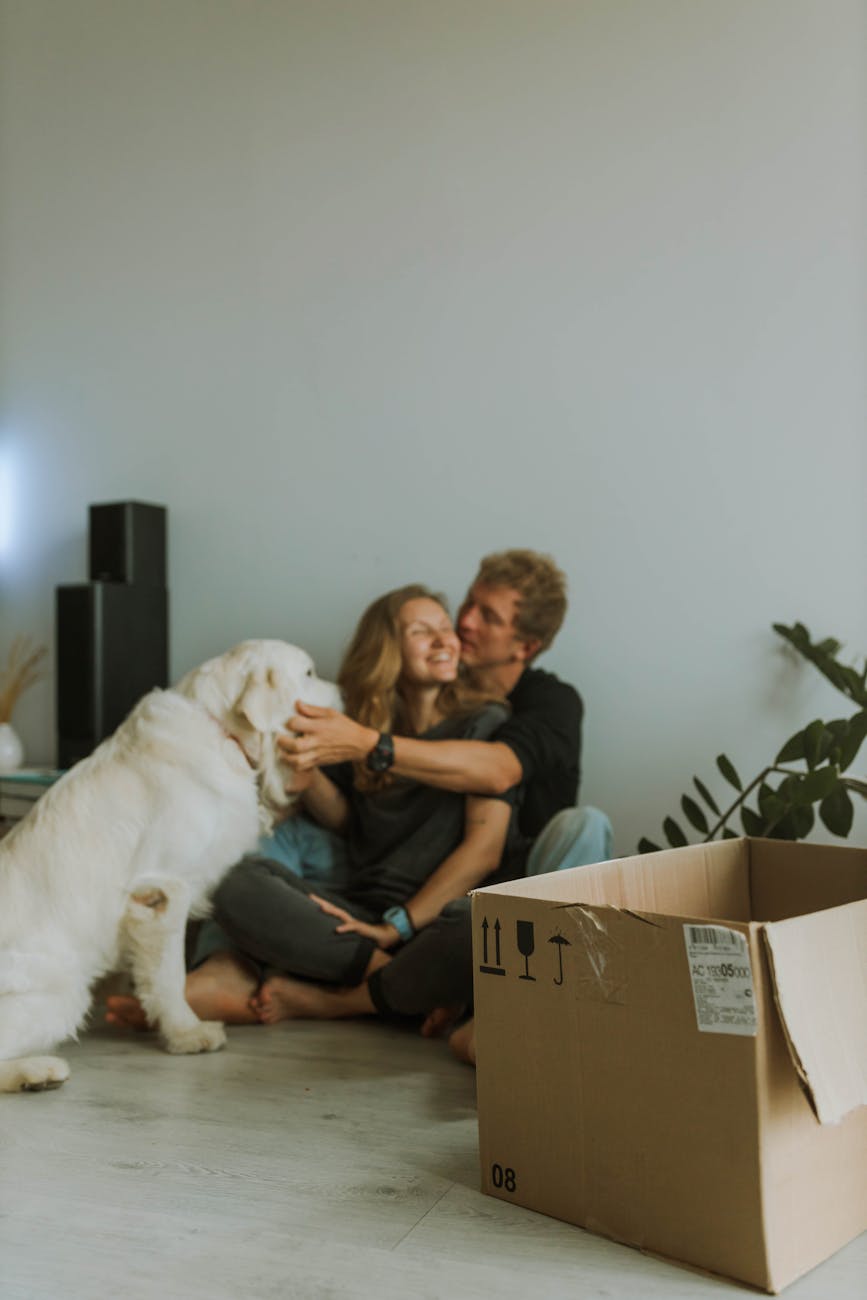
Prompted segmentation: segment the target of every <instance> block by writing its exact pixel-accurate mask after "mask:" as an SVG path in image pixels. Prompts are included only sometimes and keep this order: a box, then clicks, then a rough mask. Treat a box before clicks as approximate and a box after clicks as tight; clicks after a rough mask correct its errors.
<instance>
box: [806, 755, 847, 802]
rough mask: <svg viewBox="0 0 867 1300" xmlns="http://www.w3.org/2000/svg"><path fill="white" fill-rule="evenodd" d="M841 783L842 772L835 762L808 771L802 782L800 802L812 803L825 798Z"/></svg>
mask: <svg viewBox="0 0 867 1300" xmlns="http://www.w3.org/2000/svg"><path fill="white" fill-rule="evenodd" d="M839 784H840V772H839V769H838V768H837V767H835V766H834V764H833V763H829V764H828V766H827V767H817V768H816V770H815V771H814V772H807V774H806V776H804V777H803V778H802V780H801V782H800V788H799V790H798V803H799V804H811V803H816V802H817V800H819V799H825V798H827V796H828V795H829V794H831V792H832V791H833V790H835V789H836V788H837V787H838V786H839Z"/></svg>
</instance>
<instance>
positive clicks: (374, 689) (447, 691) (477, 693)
mask: <svg viewBox="0 0 867 1300" xmlns="http://www.w3.org/2000/svg"><path fill="white" fill-rule="evenodd" d="M420 599H426V600H435V601H436V602H437V604H438V605H442V607H443V609H444V610H446V612H448V606H447V604H446V602H445V600H444V598H443V597H442V596H441V595H439V594H438V593H437V592H434V591H430V590H429V589H428V588H427V587H425V586H422V584H421V583H417V582H414V583H410V584H409V585H408V586H406V587H398V588H397V589H396V590H395V591H387V592H386V593H385V595H384V596H380V597H379V599H378V600H375V601H374V602H373V604H372V605H368V607H367V609H366V610H365V611H364V613H363V614H362V616H361V618H360V619H359V620H358V626H357V627H356V629H355V632H354V634H353V637H352V640H351V641H350V643H349V647H348V649H347V651H346V653H345V655H344V656H343V662H342V663H341V665H340V671H339V673H338V675H337V681H338V684H339V686H340V689H341V690H342V691H343V701H344V709H345V710H346V713H347V714H348V715H349V717H350V718H354V719H355V721H356V722H360V723H361V724H362V725H363V726H365V727H374V728H375V729H376V730H377V731H387V732H394V733H395V734H396V735H399V736H411V735H413V730H412V726H411V723H410V721H409V714H408V711H407V708H406V702H405V700H404V699H403V696H402V694H401V689H400V675H401V669H402V667H403V656H402V648H401V627H400V611H401V610H402V609H403V607H404V605H405V604H406V603H407V601H409V600H420ZM494 700H497V701H499V702H502V697H501V696H497V695H495V694H494V693H493V692H491V691H482V690H479V688H478V687H475V686H473V685H471V684H470V682H469V681H467V679H466V677H464V676H463V674H462V673H461V672H460V671H459V673H458V676H457V677H456V678H455V680H454V681H453V682H446V683H444V684H443V685H442V686H441V687H440V690H439V694H438V696H437V702H436V703H437V710H438V711H439V712H440V713H441V714H442V715H443V716H444V717H447V718H451V717H456V716H459V715H461V714H468V713H475V712H476V711H477V710H478V709H481V708H484V706H485V705H486V704H490V703H491V702H492V701H494ZM354 766H355V785H356V787H357V788H358V789H359V790H376V789H382V788H383V787H384V786H386V785H389V784H390V783H391V780H392V779H393V778H392V777H391V774H390V773H384V774H378V773H373V772H370V771H369V770H368V769H367V767H366V766H365V765H364V764H363V763H356V764H355V765H354Z"/></svg>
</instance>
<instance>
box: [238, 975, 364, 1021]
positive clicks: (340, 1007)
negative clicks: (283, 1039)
mask: <svg viewBox="0 0 867 1300" xmlns="http://www.w3.org/2000/svg"><path fill="white" fill-rule="evenodd" d="M250 1006H251V1008H252V1009H253V1010H254V1012H255V1014H256V1016H257V1018H258V1019H259V1020H261V1021H262V1023H263V1024H266V1025H276V1024H277V1022H278V1021H279V1020H341V1019H343V1018H344V1017H347V1016H369V1015H373V1014H374V1011H375V1008H374V1005H373V1002H372V1000H371V997H370V994H369V993H368V991H367V984H359V985H358V986H357V987H356V988H352V989H332V988H323V987H322V985H320V984H308V983H306V982H305V981H304V980H295V979H291V978H290V977H289V976H288V975H272V976H270V978H268V979H266V980H265V982H264V984H263V985H262V987H261V988H260V989H259V991H258V993H256V994H255V995H254V996H253V997H252V998H251V999H250Z"/></svg>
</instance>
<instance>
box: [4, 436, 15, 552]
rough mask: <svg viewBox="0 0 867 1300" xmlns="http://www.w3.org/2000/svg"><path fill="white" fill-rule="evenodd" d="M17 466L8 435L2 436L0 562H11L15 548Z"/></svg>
mask: <svg viewBox="0 0 867 1300" xmlns="http://www.w3.org/2000/svg"><path fill="white" fill-rule="evenodd" d="M16 478H17V475H16V467H15V458H14V449H13V446H12V443H11V440H10V439H9V438H8V437H4V438H0V564H2V565H3V566H4V567H5V566H6V565H7V564H8V563H9V561H10V560H11V558H12V554H13V552H14V549H15V525H16V512H15V504H16V496H17V495H18V494H17V493H16V488H15V484H16Z"/></svg>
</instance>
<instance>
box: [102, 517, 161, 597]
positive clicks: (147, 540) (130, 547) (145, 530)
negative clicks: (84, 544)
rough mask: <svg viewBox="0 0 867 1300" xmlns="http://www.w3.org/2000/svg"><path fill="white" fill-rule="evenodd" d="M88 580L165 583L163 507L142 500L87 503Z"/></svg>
mask: <svg viewBox="0 0 867 1300" xmlns="http://www.w3.org/2000/svg"><path fill="white" fill-rule="evenodd" d="M89 514H90V546H89V549H90V580H91V582H129V583H147V584H148V586H151V587H164V586H165V585H166V509H165V506H152V505H147V504H145V502H143V501H115V502H111V503H109V504H107V505H100V506H91V507H90V511H89Z"/></svg>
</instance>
